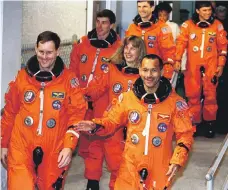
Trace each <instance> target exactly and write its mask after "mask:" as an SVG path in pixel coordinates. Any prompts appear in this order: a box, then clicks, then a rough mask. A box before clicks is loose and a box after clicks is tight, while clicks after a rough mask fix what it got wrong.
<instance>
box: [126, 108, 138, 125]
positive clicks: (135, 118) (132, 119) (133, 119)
mask: <svg viewBox="0 0 228 190" xmlns="http://www.w3.org/2000/svg"><path fill="white" fill-rule="evenodd" d="M128 119H129V120H130V122H131V123H132V124H137V123H138V122H139V120H140V114H139V112H138V111H136V110H134V111H131V112H130V113H129V115H128Z"/></svg>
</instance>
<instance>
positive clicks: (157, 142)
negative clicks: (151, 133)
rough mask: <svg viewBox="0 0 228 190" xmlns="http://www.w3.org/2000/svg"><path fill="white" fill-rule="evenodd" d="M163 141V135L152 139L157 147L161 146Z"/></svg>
mask: <svg viewBox="0 0 228 190" xmlns="http://www.w3.org/2000/svg"><path fill="white" fill-rule="evenodd" d="M161 143H162V139H161V137H158V136H157V137H154V138H153V139H152V144H153V145H154V146H155V147H159V146H160V145H161Z"/></svg>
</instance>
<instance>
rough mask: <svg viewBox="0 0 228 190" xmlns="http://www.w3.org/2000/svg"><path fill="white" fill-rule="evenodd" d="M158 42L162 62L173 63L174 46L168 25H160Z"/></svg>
mask: <svg viewBox="0 0 228 190" xmlns="http://www.w3.org/2000/svg"><path fill="white" fill-rule="evenodd" d="M158 43H159V49H160V51H161V54H162V59H163V60H164V62H168V63H170V64H173V63H174V58H175V57H174V55H175V51H176V47H175V44H174V40H173V34H172V30H171V28H170V27H169V26H168V25H166V26H163V27H161V31H160V34H159V39H158Z"/></svg>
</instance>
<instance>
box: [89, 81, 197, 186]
mask: <svg viewBox="0 0 228 190" xmlns="http://www.w3.org/2000/svg"><path fill="white" fill-rule="evenodd" d="M93 121H94V122H95V123H96V124H97V125H98V126H100V125H101V126H103V128H104V129H103V130H100V129H101V128H100V129H98V131H97V134H98V135H107V134H110V133H113V131H115V130H116V128H118V127H119V126H124V125H125V126H127V128H128V130H127V139H126V143H125V149H124V152H123V154H122V161H121V165H120V169H119V172H118V175H117V179H116V183H115V188H114V189H115V190H123V189H126V190H139V189H147V190H163V189H164V187H165V186H166V185H167V179H168V177H167V176H166V173H167V171H168V167H169V164H179V165H180V166H183V165H184V163H185V161H186V160H187V157H188V151H189V149H190V148H191V145H192V143H193V138H192V135H193V130H192V125H191V120H190V117H189V110H188V106H187V103H186V102H185V101H184V100H183V99H182V98H181V97H179V96H178V95H177V94H176V93H175V92H174V91H172V89H171V84H170V83H169V81H168V80H167V79H166V78H164V77H163V78H161V81H160V86H159V88H158V90H157V91H156V95H155V94H148V95H146V91H145V89H144V87H143V82H142V80H141V78H139V79H137V80H136V82H135V84H134V87H133V90H132V91H129V92H126V93H123V94H121V95H120V97H119V100H118V102H117V103H116V105H114V106H113V107H112V108H111V109H110V110H109V112H108V114H107V115H105V116H104V117H103V118H96V119H94V120H93ZM174 133H175V134H176V139H177V146H176V148H175V150H174V153H173V151H172V136H173V134H174ZM143 170H144V171H145V170H146V172H144V175H143V173H142V171H143ZM145 174H147V175H145Z"/></svg>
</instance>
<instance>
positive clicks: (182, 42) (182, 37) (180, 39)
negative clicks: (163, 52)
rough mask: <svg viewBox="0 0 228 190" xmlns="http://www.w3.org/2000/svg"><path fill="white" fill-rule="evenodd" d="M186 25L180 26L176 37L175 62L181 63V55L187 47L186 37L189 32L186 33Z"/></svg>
mask: <svg viewBox="0 0 228 190" xmlns="http://www.w3.org/2000/svg"><path fill="white" fill-rule="evenodd" d="M188 28H189V26H188V23H187V22H184V23H183V24H182V25H181V29H180V34H179V36H177V40H176V60H177V61H181V58H182V55H183V53H184V51H185V49H186V47H187V45H188V36H189V31H188Z"/></svg>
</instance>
